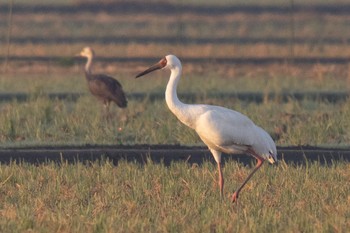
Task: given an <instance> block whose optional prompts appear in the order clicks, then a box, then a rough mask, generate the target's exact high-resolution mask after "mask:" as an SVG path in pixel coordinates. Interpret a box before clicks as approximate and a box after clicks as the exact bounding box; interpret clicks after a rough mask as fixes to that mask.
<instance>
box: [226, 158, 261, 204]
mask: <svg viewBox="0 0 350 233" xmlns="http://www.w3.org/2000/svg"><path fill="white" fill-rule="evenodd" d="M254 157H256V159H257V164H256V166H255V168H254V169H253V171H252V172H251V173H250V174H249V176H248V177H247V178H246V179H245V181H244V182H243V183H242V185H241V186H240V187H239V188H238V189H237V191H236V192H234V193H233V195H232V203H234V202H235V201H237V199H238V195H239V193H240V192H241V190H242V188H243V187H244V185H246V183H247V182H248V180H249V179H250V178H252V176H253V175H254V173H255V172H256V171H257V170H258V169H259V168H260V167H261V165H262V164H263V162H264V159H263V158H261V157H260V156H257V155H254Z"/></svg>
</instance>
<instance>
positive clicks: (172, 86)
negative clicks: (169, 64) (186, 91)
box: [165, 67, 193, 127]
mask: <svg viewBox="0 0 350 233" xmlns="http://www.w3.org/2000/svg"><path fill="white" fill-rule="evenodd" d="M180 76H181V67H175V68H174V69H171V75H170V79H169V82H168V84H167V87H166V91H165V101H166V103H167V105H168V107H169V109H170V111H171V112H172V113H174V115H175V116H176V117H177V118H178V119H179V120H180V121H181V122H182V123H184V124H185V125H187V126H189V127H193V120H192V117H191V115H190V113H189V108H188V107H189V105H188V104H184V103H182V102H181V101H180V100H179V98H178V97H177V92H176V89H177V85H178V82H179V80H180Z"/></svg>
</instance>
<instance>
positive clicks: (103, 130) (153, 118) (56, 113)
mask: <svg viewBox="0 0 350 233" xmlns="http://www.w3.org/2000/svg"><path fill="white" fill-rule="evenodd" d="M202 102H203V103H209V104H215V105H220V106H225V107H228V108H231V109H235V110H237V111H239V112H242V113H243V114H246V115H247V116H249V117H250V118H251V119H252V120H253V121H254V122H255V123H256V124H257V125H260V126H261V127H263V128H264V129H265V130H267V131H268V132H269V133H270V134H271V135H272V136H273V137H274V138H275V141H276V143H277V144H278V145H321V144H322V145H327V144H328V145H346V144H348V141H349V138H350V134H349V132H350V124H349V122H350V121H349V115H350V104H349V101H346V102H342V103H338V104H331V103H323V102H313V101H308V100H305V101H302V102H298V101H294V100H290V101H288V102H287V103H279V102H278V101H267V102H265V103H263V104H256V103H245V102H240V101H233V102H232V101H227V100H226V101H225V100H220V99H204V100H203V101H202ZM112 110H113V119H112V120H111V121H110V122H108V121H106V119H105V118H104V117H103V112H102V111H103V108H102V106H101V105H100V104H99V103H98V102H97V100H95V98H93V97H92V96H90V95H87V96H83V97H81V98H79V99H78V101H77V102H65V101H60V100H49V99H47V98H45V96H39V97H34V98H33V99H31V100H30V101H27V102H10V103H5V104H2V105H1V111H0V141H1V143H2V146H18V145H38V144H41V145H46V144H65V145H67V144H86V143H90V144H159V143H160V144H173V143H180V144H200V143H201V141H200V139H199V138H198V137H197V135H196V133H195V132H194V131H193V130H191V129H189V128H187V127H186V126H184V125H183V124H181V123H180V122H179V121H178V120H177V119H176V118H175V116H173V115H172V113H171V112H170V111H169V110H168V108H167V107H166V104H165V101H163V100H161V101H155V102H150V101H148V100H147V99H146V100H144V101H143V102H138V101H133V100H131V101H129V106H128V108H127V109H125V110H121V109H117V108H116V107H114V108H113V109H112Z"/></svg>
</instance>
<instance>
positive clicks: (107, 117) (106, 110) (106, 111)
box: [103, 101, 111, 121]
mask: <svg viewBox="0 0 350 233" xmlns="http://www.w3.org/2000/svg"><path fill="white" fill-rule="evenodd" d="M103 106H104V107H105V116H106V119H107V121H109V120H110V118H111V115H110V113H109V102H108V101H104V102H103Z"/></svg>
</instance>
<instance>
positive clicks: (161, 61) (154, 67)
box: [136, 57, 167, 78]
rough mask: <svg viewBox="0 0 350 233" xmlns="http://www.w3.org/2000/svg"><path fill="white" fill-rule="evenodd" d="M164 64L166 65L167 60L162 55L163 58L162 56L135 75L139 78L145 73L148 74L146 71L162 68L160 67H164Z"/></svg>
mask: <svg viewBox="0 0 350 233" xmlns="http://www.w3.org/2000/svg"><path fill="white" fill-rule="evenodd" d="M166 65H167V60H166V58H165V57H164V58H162V59H161V60H160V61H159V62H158V63H156V64H154V65H152V66H151V67H149V68H148V69H147V70H145V71H143V72H141V73H139V74H138V75H136V78H139V77H141V76H143V75H145V74H148V73H150V72H152V71H155V70H159V69H162V68H164V67H165V66H166Z"/></svg>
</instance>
